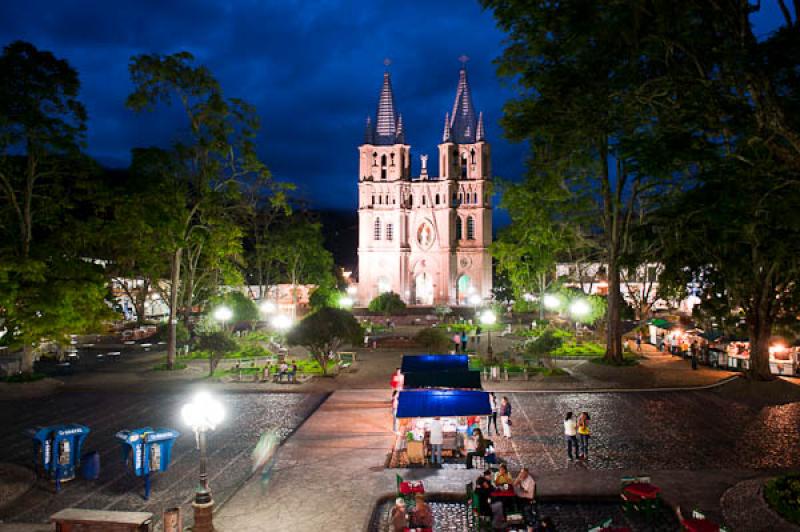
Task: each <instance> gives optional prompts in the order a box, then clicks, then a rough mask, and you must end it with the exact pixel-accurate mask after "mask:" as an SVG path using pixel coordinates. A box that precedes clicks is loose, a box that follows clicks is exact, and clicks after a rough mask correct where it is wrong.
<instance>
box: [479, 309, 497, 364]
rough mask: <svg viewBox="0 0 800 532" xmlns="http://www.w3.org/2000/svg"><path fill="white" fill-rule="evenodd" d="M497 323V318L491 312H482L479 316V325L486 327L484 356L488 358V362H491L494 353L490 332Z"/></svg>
mask: <svg viewBox="0 0 800 532" xmlns="http://www.w3.org/2000/svg"><path fill="white" fill-rule="evenodd" d="M496 322H497V316H496V315H495V313H494V312H492V311H491V310H484V311H483V314H481V323H482V324H483V325H485V326H486V342H487V345H486V355H487V356H488V357H489V360H490V361H491V360H492V356H493V355H494V352H493V351H492V330H491V328H490V327H491V326H492V325H494V324H495V323H496Z"/></svg>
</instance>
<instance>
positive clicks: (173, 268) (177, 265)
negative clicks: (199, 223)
mask: <svg viewBox="0 0 800 532" xmlns="http://www.w3.org/2000/svg"><path fill="white" fill-rule="evenodd" d="M182 254H183V248H178V249H176V250H175V253H173V254H172V261H171V262H172V263H171V264H170V283H171V285H170V287H169V301H170V305H169V329H168V330H169V334H168V336H167V369H173V368H174V367H175V358H176V354H177V342H176V340H177V330H176V329H177V325H178V284H179V283H180V280H181V255H182Z"/></svg>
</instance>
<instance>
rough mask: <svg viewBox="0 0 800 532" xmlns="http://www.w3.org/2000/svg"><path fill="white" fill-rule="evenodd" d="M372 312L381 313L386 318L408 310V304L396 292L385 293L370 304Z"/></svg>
mask: <svg viewBox="0 0 800 532" xmlns="http://www.w3.org/2000/svg"><path fill="white" fill-rule="evenodd" d="M369 310H370V312H380V313H381V314H383V315H384V316H391V315H393V314H400V313H401V312H404V311H405V310H406V304H405V303H404V302H403V300H402V299H401V298H400V295H398V294H396V293H394V292H384V293H382V294H381V295H379V296H378V297H376V298H375V299H373V300H372V301H370V302H369Z"/></svg>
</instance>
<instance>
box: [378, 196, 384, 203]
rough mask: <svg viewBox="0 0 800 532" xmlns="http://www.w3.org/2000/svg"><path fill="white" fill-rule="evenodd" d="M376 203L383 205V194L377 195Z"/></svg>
mask: <svg viewBox="0 0 800 532" xmlns="http://www.w3.org/2000/svg"><path fill="white" fill-rule="evenodd" d="M378 205H383V196H378Z"/></svg>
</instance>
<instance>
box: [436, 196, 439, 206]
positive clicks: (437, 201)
mask: <svg viewBox="0 0 800 532" xmlns="http://www.w3.org/2000/svg"><path fill="white" fill-rule="evenodd" d="M436 205H439V194H436Z"/></svg>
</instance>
